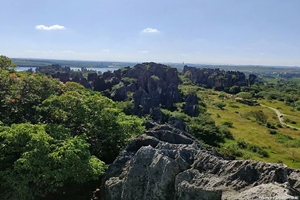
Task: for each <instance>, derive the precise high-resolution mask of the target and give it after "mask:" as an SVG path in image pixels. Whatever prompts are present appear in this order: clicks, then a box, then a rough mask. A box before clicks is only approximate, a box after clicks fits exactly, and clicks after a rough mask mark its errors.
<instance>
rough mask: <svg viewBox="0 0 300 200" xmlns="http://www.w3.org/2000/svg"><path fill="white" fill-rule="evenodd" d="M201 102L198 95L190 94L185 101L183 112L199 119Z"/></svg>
mask: <svg viewBox="0 0 300 200" xmlns="http://www.w3.org/2000/svg"><path fill="white" fill-rule="evenodd" d="M198 106H199V101H198V97H197V95H196V94H188V95H187V96H186V99H185V104H184V106H183V112H184V113H185V114H187V115H189V116H191V117H198V115H199V113H200V111H199V107H198Z"/></svg>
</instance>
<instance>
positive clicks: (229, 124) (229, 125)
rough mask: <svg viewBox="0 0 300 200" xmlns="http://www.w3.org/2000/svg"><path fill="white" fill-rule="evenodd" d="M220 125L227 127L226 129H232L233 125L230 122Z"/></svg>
mask: <svg viewBox="0 0 300 200" xmlns="http://www.w3.org/2000/svg"><path fill="white" fill-rule="evenodd" d="M222 125H224V126H227V127H229V128H232V127H233V123H232V122H229V121H225V122H223V123H222Z"/></svg>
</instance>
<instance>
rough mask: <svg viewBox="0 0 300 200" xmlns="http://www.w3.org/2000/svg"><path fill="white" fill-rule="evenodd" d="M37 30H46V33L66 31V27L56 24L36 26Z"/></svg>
mask: <svg viewBox="0 0 300 200" xmlns="http://www.w3.org/2000/svg"><path fill="white" fill-rule="evenodd" d="M35 28H36V29H37V30H44V31H52V30H64V29H65V27H64V26H61V25H58V24H55V25H52V26H45V25H36V26H35Z"/></svg>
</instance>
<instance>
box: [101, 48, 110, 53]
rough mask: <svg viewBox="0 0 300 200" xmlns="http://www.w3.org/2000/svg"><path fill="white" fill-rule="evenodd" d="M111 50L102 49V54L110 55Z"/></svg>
mask: <svg viewBox="0 0 300 200" xmlns="http://www.w3.org/2000/svg"><path fill="white" fill-rule="evenodd" d="M109 52H110V50H109V49H101V53H109Z"/></svg>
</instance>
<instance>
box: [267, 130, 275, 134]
mask: <svg viewBox="0 0 300 200" xmlns="http://www.w3.org/2000/svg"><path fill="white" fill-rule="evenodd" d="M269 133H270V134H271V135H276V134H277V131H275V130H269Z"/></svg>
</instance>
